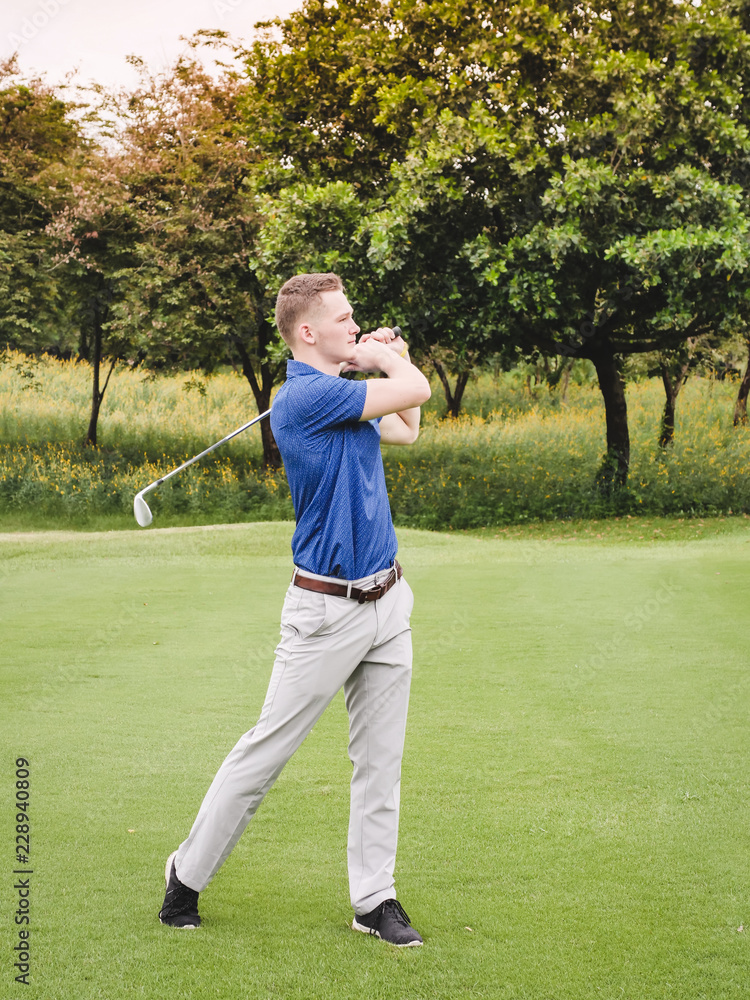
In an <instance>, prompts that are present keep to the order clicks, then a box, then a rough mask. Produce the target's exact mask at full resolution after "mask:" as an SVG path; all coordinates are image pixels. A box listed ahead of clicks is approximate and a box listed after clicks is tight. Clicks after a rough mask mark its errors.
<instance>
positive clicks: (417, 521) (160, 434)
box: [0, 354, 750, 529]
mask: <svg viewBox="0 0 750 1000" xmlns="http://www.w3.org/2000/svg"><path fill="white" fill-rule="evenodd" d="M90 380H91V373H90V370H89V368H88V366H87V365H85V364H82V363H75V362H60V361H55V360H53V359H39V360H34V359H25V358H23V357H22V356H20V355H12V354H11V355H7V356H6V358H5V363H4V364H3V366H2V367H1V368H0V413H1V416H0V513H2V512H6V513H7V512H12V511H17V510H21V509H28V508H29V506H30V505H33V506H34V508H35V509H36V510H38V511H40V512H45V513H47V514H49V515H54V516H58V517H60V518H62V519H64V520H67V521H70V522H81V521H85V520H86V518H88V517H92V516H94V515H101V514H110V513H123V512H128V511H130V510H131V508H132V497H133V494H134V493H135V492H137V491H138V490H139V489H141V488H142V487H143V486H144V485H145V484H147V483H149V482H151V481H153V480H154V479H156V478H158V477H159V475H161V474H163V473H164V472H165V471H167V470H168V469H170V468H172V467H174V466H175V465H178V464H179V463H180V462H182V461H184V460H185V459H186V458H188V457H189V456H190V455H192V454H195V453H197V452H198V451H201V450H202V449H203V448H205V447H206V445H207V444H208V443H210V442H211V441H214V440H218V439H219V438H221V437H223V436H224V435H225V434H226V433H228V431H230V430H231V429H233V428H234V427H236V426H239V425H240V424H242V423H244V422H245V421H247V420H248V419H249V418H250V416H252V414H254V413H255V412H256V407H255V404H254V401H253V400H252V396H251V394H250V391H249V388H248V386H247V383H246V382H245V380H244V379H243V378H242V377H241V376H239V375H236V374H234V373H231V372H229V373H225V374H220V375H216V376H213V377H211V378H203V379H201V378H200V377H199V376H196V375H186V374H183V375H162V376H158V377H153V376H149V375H148V374H147V373H145V372H142V371H139V370H132V369H127V368H124V369H122V370H118V371H117V372H116V373H115V374H114V375H113V377H112V381H111V385H110V388H109V390H108V393H107V396H106V398H105V403H104V407H103V409H102V414H101V418H100V441H101V446H100V447H99V448H97V449H92V448H87V447H85V446H84V445H83V444H82V438H83V432H84V428H85V426H86V422H87V412H88V405H89V391H90V389H89V387H90ZM735 391H736V387H735V386H733V385H732V384H731V383H725V382H716V381H712V380H709V379H701V378H694V379H692V380H691V381H690V382H688V384H687V386H686V387H685V389H684V390H683V392H682V394H681V396H680V398H679V400H678V410H677V422H676V431H675V443H674V445H672V446H671V447H670V448H668V449H666V450H664V449H661V448H659V447H658V445H657V443H656V442H657V437H658V431H659V421H660V416H661V409H662V406H663V396H662V390H661V386H660V384H659V383H658V382H657V381H656V380H652V381H646V382H639V383H634V384H632V385H631V386H630V387H629V389H628V409H629V414H630V429H631V438H632V464H631V471H630V477H629V481H628V484H627V487H626V488H625V489H624V490H622V491H621V492H620V493H618V494H617V495H616V496H615V497H614V498H611V499H610V498H606V497H604V496H602V494H601V493H600V492H599V491H598V490H597V488H596V486H595V475H596V470H597V468H598V466H599V464H600V461H601V456H602V452H603V450H604V440H605V418H604V407H603V404H602V401H601V396H600V393H599V391H598V389H597V388H596V387H595V386H594V385H592V384H591V383H590V382H587V381H585V380H584V381H582V382H580V383H573V384H571V386H570V387H569V391H568V394H567V398H566V400H562V399H561V398H560V396H559V394H558V393H555V392H550V391H549V390H548V389H547V388H546V387H545V386H536V387H528V386H526V385H525V383H524V381H523V380H522V379H520V378H519V377H517V376H515V375H514V374H509V375H500V376H498V377H497V378H493V377H492V376H490V375H484V376H482V377H481V378H479V379H478V380H477V381H475V382H474V383H472V384H471V385H470V386H469V388H468V390H467V394H466V407H465V410H466V413H465V415H464V416H463V417H461V418H460V419H458V420H445V419H442V417H441V413H442V410H443V409H444V407H443V406H442V401H441V393H440V389H439V387H438V386H436V387H435V390H434V393H433V399H432V400H431V402H430V404H429V406H428V407H427V408H426V409H425V412H424V415H423V425H422V432H421V435H420V438H419V441H418V442H417V443H416V444H415V445H413V446H412V447H410V448H389V449H384V462H385V467H386V474H387V477H388V481H389V489H390V495H391V504H392V509H393V514H394V520H395V521H396V522H397V523H399V524H405V525H410V526H413V527H420V528H431V529H442V528H446V527H452V528H473V527H480V526H483V525H502V524H508V523H512V522H517V521H523V520H526V519H550V518H573V517H589V516H597V517H602V516H607V515H608V514H622V513H644V514H649V515H657V514H678V513H679V514H688V515H690V514H696V515H706V514H718V513H729V512H733V513H740V512H743V513H748V512H750V475H749V474H748V473H750V428H747V427H740V428H734V427H733V426H732V420H731V418H732V410H733V401H734V396H735ZM261 458H262V455H261V445H260V436H259V434H258V433H257V432H253V431H250V432H249V433H247V434H243V435H240V437H238V438H237V439H235V440H234V441H233V442H231V443H230V444H229V445H227V446H225V448H224V449H222V451H221V453H220V454H219V455H218V456H217V457H214V456H212V457H211V458H210V459H207V460H204V461H202V462H201V463H200V464H199V465H196V466H194V467H192V468H191V469H189V470H187V471H186V472H185V473H181V474H180V476H177V477H175V478H174V479H173V480H170V482H169V483H168V484H165V486H164V487H162V488H161V489H160V490H159V491H157V492H156V493H155V494H153V495H152V496H153V504H152V505H153V507H154V510H155V512H156V511H158V512H160V513H171V514H180V515H181V516H187V517H188V518H194V519H195V520H196V522H198V521H207V520H222V521H228V520H248V519H253V520H259V519H260V520H271V519H287V518H290V517H292V516H293V512H292V506H291V502H290V498H289V490H288V487H287V484H286V480H285V477H284V475H283V472H276V473H273V472H267V471H264V470H263V469H262V467H261Z"/></svg>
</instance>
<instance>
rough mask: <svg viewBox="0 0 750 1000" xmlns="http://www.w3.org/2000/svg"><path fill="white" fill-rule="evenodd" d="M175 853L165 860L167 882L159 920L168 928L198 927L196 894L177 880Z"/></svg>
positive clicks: (199, 922) (185, 928) (199, 921)
mask: <svg viewBox="0 0 750 1000" xmlns="http://www.w3.org/2000/svg"><path fill="white" fill-rule="evenodd" d="M176 854H177V851H174V852H173V853H172V854H170V855H169V857H168V858H167V867H166V870H165V872H164V878H165V879H166V880H167V892H166V895H165V896H164V903H163V905H162V908H161V910H159V920H161V922H162V923H163V924H169V926H170V927H180V928H182V929H183V930H188V929H194V928H196V927H200V925H201V918H200V917H199V916H198V893H197V892H196V891H195V889H191V888H190V887H189V886H187V885H183V884H182V882H180V880H179V879H178V878H177V873H176V872H175V868H174V859H175V855H176Z"/></svg>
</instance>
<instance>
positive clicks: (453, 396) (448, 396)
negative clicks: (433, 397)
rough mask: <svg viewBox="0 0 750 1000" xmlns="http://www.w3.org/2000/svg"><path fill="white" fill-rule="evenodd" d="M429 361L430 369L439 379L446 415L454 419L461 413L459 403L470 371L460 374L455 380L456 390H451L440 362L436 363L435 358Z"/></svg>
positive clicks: (446, 374)
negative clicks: (445, 405)
mask: <svg viewBox="0 0 750 1000" xmlns="http://www.w3.org/2000/svg"><path fill="white" fill-rule="evenodd" d="M430 360H431V362H432V367H433V368H434V369H435V371H436V372H437V376H438V378H439V379H440V382H441V384H442V386H443V394H444V395H445V402H446V403H447V405H448V414H449V416H451V417H453V418H455V417H457V416H458V415H459V413H460V412H461V401H462V400H463V397H464V389H465V388H466V386H467V384H468V381H469V375H470V374H471V371H470V370H469V369H467V370H466V371H463V372H461V373H460V375H459V376H458V377H457V378H456V388H455V389H451V384H450V380H449V379H448V373H447V372H446V370H445V366H444V365H443V363H442V362H441V361H438V360H437V359H436V358H430Z"/></svg>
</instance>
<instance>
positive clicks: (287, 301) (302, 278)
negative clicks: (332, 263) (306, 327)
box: [276, 271, 344, 347]
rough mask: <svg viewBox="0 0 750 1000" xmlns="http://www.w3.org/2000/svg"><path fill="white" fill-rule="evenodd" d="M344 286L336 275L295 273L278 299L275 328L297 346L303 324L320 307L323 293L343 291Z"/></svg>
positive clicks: (330, 273)
mask: <svg viewBox="0 0 750 1000" xmlns="http://www.w3.org/2000/svg"><path fill="white" fill-rule="evenodd" d="M343 290H344V283H343V282H342V280H341V278H339V276H338V275H337V274H334V273H333V272H332V271H329V272H328V273H327V274H295V276H294V277H293V278H290V279H289V281H287V282H285V283H284V284H283V285H282V286H281V288H280V289H279V294H278V295H277V296H276V326H277V327H278V328H279V333H280V334H281V336H282V337H283V338H284V341H285V342H286V343H287V344H289V346H290V347H291V346H293V345H294V340H295V333H296V332H297V327H298V326H299V324H300V322H301V321H302V320H303V319H304V318H305V317H306V316H307V315H309V314H310V313H312V312H314V311H315V310H316V309H317V308H318V307H319V306H320V305H321V304H322V300H321V298H320V293H321V292H343Z"/></svg>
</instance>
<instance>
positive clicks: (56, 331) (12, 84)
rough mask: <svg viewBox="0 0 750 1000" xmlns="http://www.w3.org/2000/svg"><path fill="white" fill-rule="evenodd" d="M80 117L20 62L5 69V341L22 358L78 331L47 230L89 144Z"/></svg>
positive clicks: (1, 205)
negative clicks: (65, 174) (66, 178)
mask: <svg viewBox="0 0 750 1000" xmlns="http://www.w3.org/2000/svg"><path fill="white" fill-rule="evenodd" d="M73 110H74V109H73V107H72V105H71V104H69V103H67V102H65V101H63V100H60V99H59V98H58V97H56V96H55V94H54V91H53V90H52V88H51V87H49V86H47V85H46V84H45V83H44V82H43V81H42V80H40V79H31V80H23V79H22V78H21V77H20V76H19V74H18V69H17V65H16V62H15V60H14V59H10V60H6V61H5V62H2V63H0V336H2V338H3V339H4V340H5V342H6V344H9V345H10V346H12V347H14V348H17V349H19V350H22V351H27V352H34V351H36V350H39V349H40V348H43V347H50V346H53V345H55V344H57V345H60V343H61V331H62V340H63V341H64V335H65V332H66V331H67V330H68V329H69V326H70V316H69V310H68V309H67V304H66V298H65V296H64V294H63V293H62V291H61V284H60V280H59V277H60V276H59V274H58V273H57V271H56V269H55V267H54V265H53V264H52V263H51V261H50V254H49V239H48V236H47V233H46V228H47V226H48V225H49V224H50V222H51V221H52V219H53V216H54V212H55V210H56V208H57V207H58V205H59V202H60V198H61V195H62V191H61V188H64V182H63V181H62V178H61V172H62V171H63V170H64V167H63V165H64V164H65V163H66V162H67V161H69V159H70V158H71V157H72V156H73V155H75V154H76V153H77V151H78V150H79V149H80V147H81V144H82V138H81V134H80V131H79V128H78V125H77V124H76V122H75V120H74V118H73V115H72V111H73Z"/></svg>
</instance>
